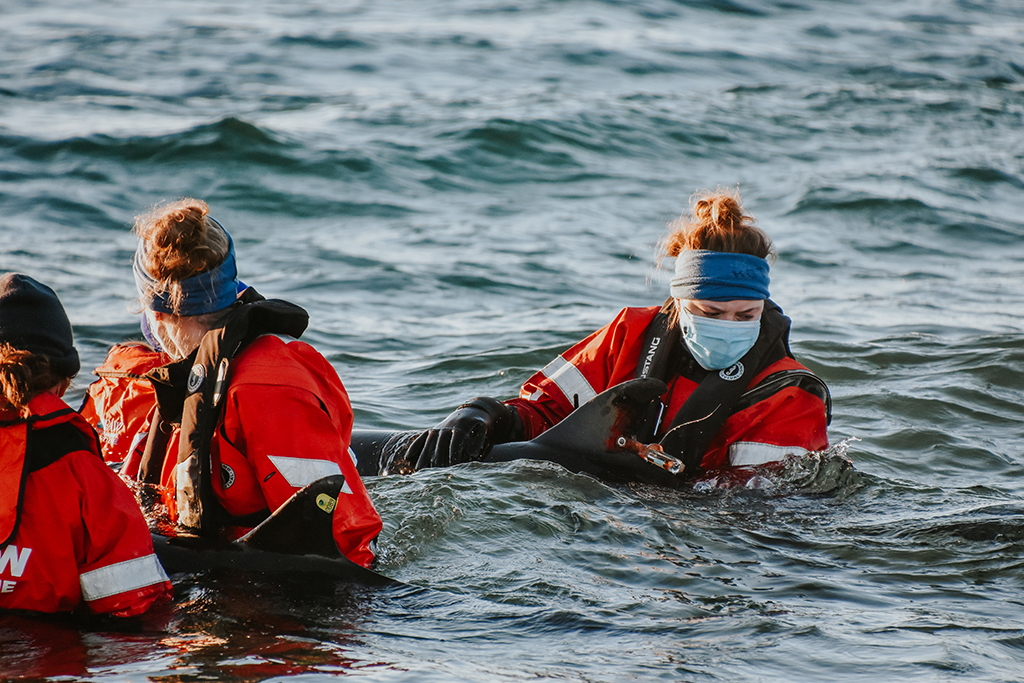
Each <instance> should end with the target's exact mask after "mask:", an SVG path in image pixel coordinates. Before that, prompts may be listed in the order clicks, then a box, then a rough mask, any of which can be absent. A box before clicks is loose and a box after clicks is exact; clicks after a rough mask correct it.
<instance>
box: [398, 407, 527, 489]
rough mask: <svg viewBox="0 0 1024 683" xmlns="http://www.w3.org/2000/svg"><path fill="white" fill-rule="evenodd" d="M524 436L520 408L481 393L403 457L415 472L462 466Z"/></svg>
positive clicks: (424, 434)
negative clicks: (493, 447)
mask: <svg viewBox="0 0 1024 683" xmlns="http://www.w3.org/2000/svg"><path fill="white" fill-rule="evenodd" d="M523 435H524V429H523V421H522V418H520V417H519V411H518V410H516V409H515V408H514V407H512V406H507V405H505V404H504V403H502V402H501V401H498V400H496V399H493V398H488V397H486V396H481V397H479V398H474V399H473V400H472V401H470V402H469V403H465V404H463V405H461V406H459V407H458V408H457V409H456V410H455V412H453V413H452V414H451V415H449V416H448V417H446V418H445V419H444V420H442V421H441V422H440V423H438V424H437V425H436V426H435V427H434V428H433V429H428V430H426V431H424V432H420V433H419V434H418V435H417V436H416V438H414V439H413V440H412V442H411V443H410V444H409V447H408V448H407V449H406V451H405V453H404V455H403V457H402V458H401V459H402V460H404V462H405V464H406V465H407V466H408V465H411V466H412V471H415V470H420V469H423V468H424V467H447V466H448V465H458V464H459V463H462V462H470V461H472V460H483V459H484V458H485V457H487V454H488V453H490V451H491V447H492V446H494V445H495V444H499V443H507V442H509V441H519V440H522V438H523ZM389 469H391V468H389Z"/></svg>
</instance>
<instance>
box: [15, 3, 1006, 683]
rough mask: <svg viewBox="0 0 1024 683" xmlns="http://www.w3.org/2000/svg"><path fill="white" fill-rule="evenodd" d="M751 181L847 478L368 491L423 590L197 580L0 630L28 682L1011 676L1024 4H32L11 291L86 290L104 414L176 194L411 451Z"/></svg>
mask: <svg viewBox="0 0 1024 683" xmlns="http://www.w3.org/2000/svg"><path fill="white" fill-rule="evenodd" d="M719 186H722V187H726V188H736V187H738V188H739V190H740V192H741V194H742V196H743V198H744V201H745V205H746V208H747V209H748V210H750V211H751V212H753V213H754V214H755V215H756V216H757V217H758V218H759V221H760V224H761V225H762V226H763V227H764V228H765V229H766V230H767V231H768V232H769V233H770V234H771V235H772V236H773V237H774V239H775V241H776V243H777V247H778V251H779V258H778V260H777V262H776V263H775V265H774V266H773V271H772V295H773V298H774V299H775V300H776V301H777V302H778V303H779V304H780V305H781V306H782V307H783V308H784V309H785V311H786V313H787V314H788V315H790V316H791V317H792V318H793V323H794V324H793V334H792V342H793V343H792V347H793V350H794V352H795V353H796V355H797V357H798V358H800V359H801V360H803V361H804V362H805V363H806V364H807V365H808V366H809V367H811V368H812V369H813V370H815V371H816V372H817V373H819V374H820V376H821V377H822V378H823V379H824V380H825V381H826V382H827V383H828V384H829V386H830V387H831V390H832V395H833V398H834V402H835V403H834V419H833V421H832V424H831V427H830V439H831V442H832V443H833V444H835V445H834V446H833V447H832V449H830V451H829V452H826V453H823V454H821V455H820V456H818V457H815V458H812V459H809V460H807V461H804V462H801V463H793V464H791V465H790V467H789V469H788V470H787V471H786V472H785V473H784V474H782V475H773V476H771V477H767V476H766V477H764V478H762V479H760V480H758V481H759V484H760V485H759V486H758V487H754V488H743V489H734V488H732V489H730V488H724V487H716V486H713V485H709V486H702V487H698V488H695V489H692V490H685V491H668V490H663V489H658V488H655V487H639V486H634V487H621V486H618V487H617V486H609V485H606V484H603V483H601V482H598V481H596V480H594V479H591V478H589V477H585V476H579V475H574V474H570V473H568V472H566V471H565V470H563V469H560V468H559V467H558V466H555V465H551V464H546V463H538V462H530V461H522V462H516V463H509V464H503V465H483V464H470V465H466V466H459V467H455V468H450V469H444V470H435V471H424V472H420V473H418V474H416V475H413V476H410V477H393V478H370V479H368V480H367V484H368V486H369V489H370V492H371V494H372V495H373V497H374V499H375V501H376V504H377V506H378V509H379V510H380V512H381V514H382V516H383V518H384V521H385V527H384V533H383V534H382V536H381V542H380V551H381V552H380V555H381V557H380V564H379V566H378V570H379V571H380V572H381V573H383V574H386V575H388V576H390V577H393V578H396V579H398V580H400V581H402V582H404V583H405V584H406V585H407V586H406V587H391V588H380V587H369V586H361V585H357V584H345V583H332V582H317V581H312V582H311V581H310V580H309V579H308V577H294V578H284V579H273V580H271V579H268V578H265V577H260V576H254V575H245V574H236V575H225V574H203V573H196V574H178V575H175V576H174V577H173V578H174V583H175V588H176V597H175V601H174V603H173V605H170V606H168V607H167V608H166V609H164V610H162V611H160V612H159V613H157V614H154V615H151V616H150V617H148V618H147V619H146V620H144V622H143V623H142V624H141V625H138V626H137V627H135V628H133V629H127V630H116V629H108V628H82V627H79V626H76V625H75V624H69V623H67V622H65V621H62V620H34V619H24V618H21V617H12V616H5V617H0V678H3V679H5V680H28V679H47V678H50V679H53V680H88V681H97V682H109V681H147V680H152V681H202V680H221V681H257V680H275V681H281V680H293V679H294V680H302V681H324V680H328V679H333V678H336V677H342V676H345V677H353V678H361V679H369V680H381V681H417V682H419V681H495V682H497V681H501V682H505V681H522V680H560V681H595V682H596V681H608V682H613V681H614V682H619V681H630V680H664V681H903V680H927V681H950V680H970V681H1016V680H1020V679H1021V678H1022V677H1024V557H1022V556H1024V476H1022V475H1024V407H1022V403H1024V344H1022V338H1024V337H1022V334H1024V330H1022V327H1024V295H1022V275H1021V272H1022V270H1024V218H1022V212H1021V207H1022V206H1024V9H1022V6H1021V4H1020V3H1019V2H1018V0H862V1H855V2H842V1H839V0H677V1H672V0H637V1H635V2H628V1H612V0H607V1H604V2H598V1H592V0H563V1H560V2H540V1H537V0H534V1H531V2H515V1H498V0H451V1H450V2H444V3H412V2H397V1H395V0H377V1H375V2H339V3H321V2H311V1H309V0H297V1H295V2H289V3H280V2H267V1H266V0H250V2H246V3H229V2H223V1H206V2H190V1H187V0H162V1H161V2H153V1H151V0H133V1H131V2H128V1H126V0H121V1H110V2H99V1H98V0H74V1H73V2H72V1H71V0H48V1H47V2H33V1H27V0H7V1H6V2H5V3H4V4H3V6H2V7H0V270H17V271H21V272H25V273H28V274H30V275H33V276H34V277H36V278H37V279H40V280H42V281H44V282H46V283H48V284H50V285H51V286H52V287H54V288H55V289H56V290H57V291H58V293H59V294H60V296H61V297H62V300H63V302H64V304H65V306H66V307H67V309H68V311H69V313H70V316H71V318H72V321H73V323H74V325H75V328H76V335H77V342H78V345H79V349H80V351H81V354H82V356H83V361H84V362H83V365H84V368H85V371H83V373H82V375H81V376H80V377H79V379H78V381H77V383H76V386H75V388H74V389H73V392H72V394H73V395H72V402H74V401H76V400H77V399H78V398H80V397H81V395H82V392H83V391H84V387H85V386H86V385H87V383H88V381H89V374H88V370H89V369H91V368H92V367H95V366H96V365H97V364H99V363H100V362H101V360H102V359H103V357H104V355H105V353H106V350H107V349H108V348H109V347H110V346H111V345H112V344H114V343H116V342H118V341H121V340H123V339H127V338H133V337H134V338H137V337H138V319H137V317H136V316H134V315H132V314H131V313H130V312H129V310H128V306H129V304H130V303H131V301H132V299H133V297H134V289H133V283H132V278H131V270H130V257H131V254H132V252H133V250H134V247H135V242H134V240H133V238H132V236H131V234H130V232H129V228H130V226H131V223H132V220H133V216H135V215H137V214H139V213H141V212H143V211H144V210H145V209H146V208H148V207H149V206H151V205H153V204H154V203H156V202H158V201H160V200H164V199H168V198H174V197H180V196H198V197H201V198H204V199H206V200H207V201H208V202H209V203H210V205H211V208H212V212H213V215H214V216H216V217H217V218H218V219H219V220H220V222H222V223H223V224H224V225H225V226H226V227H227V228H228V229H229V230H230V231H231V232H232V234H233V236H234V239H235V243H236V246H237V250H238V259H239V269H240V274H241V277H242V279H243V280H244V281H245V282H247V283H248V284H250V285H253V286H255V287H256V288H257V289H258V290H259V291H260V292H261V293H263V294H264V295H266V296H271V297H279V298H284V299H288V300H290V301H293V302H295V303H297V304H299V305H302V306H303V307H305V308H306V309H308V310H309V311H310V313H311V319H312V320H311V326H310V329H309V331H308V332H307V333H306V336H305V338H306V339H307V340H308V341H310V342H311V343H313V344H314V345H315V346H316V347H317V348H318V349H319V350H320V351H321V352H323V353H324V354H325V355H326V356H327V357H328V358H329V359H330V361H331V362H332V363H333V365H334V366H335V367H336V368H337V370H338V372H339V374H340V375H341V377H342V379H343V381H344V382H345V385H346V387H347V388H348V390H349V393H350V396H351V398H352V401H353V404H354V406H355V408H356V427H357V428H388V429H391V428H394V429H412V428H419V427H426V426H428V425H431V424H433V423H435V422H436V421H438V420H439V419H440V418H441V417H442V416H444V415H446V414H447V413H448V412H449V411H450V410H451V409H452V408H453V407H455V406H456V405H458V404H459V403H461V402H462V401H464V400H466V399H468V398H471V397H473V396H477V395H491V396H496V397H500V398H505V397H510V396H512V395H514V394H516V393H517V390H518V386H519V384H520V383H521V382H522V381H523V380H525V379H526V377H528V376H529V375H530V374H531V373H532V372H533V371H534V370H535V369H536V368H538V367H540V366H542V365H544V364H545V363H546V362H547V361H549V360H550V359H551V358H552V357H553V356H554V355H555V354H557V353H559V352H560V351H562V350H564V349H565V348H567V347H568V346H569V345H570V344H571V343H573V342H574V341H576V340H578V339H580V338H582V337H583V336H585V335H586V334H588V333H589V332H591V331H593V330H594V329H596V328H597V327H599V326H601V325H603V324H604V323H606V322H607V321H609V320H610V319H611V318H612V317H613V316H614V315H615V314H616V313H617V311H618V310H619V309H620V308H621V307H623V306H627V305H651V304H655V303H660V302H661V301H662V300H663V299H664V298H665V296H666V291H667V277H666V274H665V271H664V269H661V270H659V269H658V268H657V265H656V256H657V243H658V240H659V239H660V238H661V237H662V236H663V235H664V233H665V228H666V224H667V223H668V222H669V221H671V220H672V219H674V218H675V217H677V216H678V215H679V214H680V213H681V212H682V211H684V210H685V209H686V207H687V204H688V199H689V197H690V196H691V195H692V193H693V192H694V191H696V190H698V189H701V188H712V189H713V188H716V187H719ZM846 458H848V459H849V460H851V461H852V462H853V468H852V469H851V468H849V467H844V466H843V463H844V462H845V459H846Z"/></svg>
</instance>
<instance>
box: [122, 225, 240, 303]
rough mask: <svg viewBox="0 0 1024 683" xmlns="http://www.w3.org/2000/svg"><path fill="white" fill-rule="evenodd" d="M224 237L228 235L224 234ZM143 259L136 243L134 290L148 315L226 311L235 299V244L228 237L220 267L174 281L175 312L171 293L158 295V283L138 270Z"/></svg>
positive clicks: (143, 247)
mask: <svg viewBox="0 0 1024 683" xmlns="http://www.w3.org/2000/svg"><path fill="white" fill-rule="evenodd" d="M210 220H213V219H212V218H211V219H210ZM213 222H214V223H217V221H213ZM217 225H220V223H217ZM221 229H223V228H221ZM224 234H225V235H228V233H227V231H226V230H225V231H224ZM145 255H146V245H145V243H144V242H141V241H140V242H139V248H138V249H137V250H136V252H135V260H134V263H133V265H132V270H133V271H134V272H135V287H136V289H138V290H139V297H140V298H141V299H142V301H143V303H145V305H146V308H148V309H149V310H151V311H156V312H158V313H169V314H171V315H202V314H203V313H213V312H214V311H219V310H221V309H224V308H227V307H228V306H230V305H231V304H233V303H234V302H235V299H236V298H237V297H238V288H239V287H238V285H239V283H238V268H237V267H236V266H235V243H234V242H233V241H232V239H231V235H228V255H227V256H225V257H224V262H223V263H221V264H220V265H219V266H217V267H216V268H212V269H210V270H208V271H206V272H203V273H199V274H198V275H193V276H192V277H190V278H185V279H184V280H180V281H178V283H177V285H178V287H180V288H181V299H180V302H181V305H180V306H179V307H178V308H177V309H176V308H174V306H172V305H171V293H170V292H168V291H160V289H161V285H160V283H159V282H157V281H156V280H154V279H153V278H152V276H150V274H149V273H147V272H146V269H145V268H144V267H143V266H142V260H143V258H144V257H145Z"/></svg>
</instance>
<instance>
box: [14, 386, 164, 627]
mask: <svg viewBox="0 0 1024 683" xmlns="http://www.w3.org/2000/svg"><path fill="white" fill-rule="evenodd" d="M28 407H29V410H30V411H31V415H30V416H29V417H28V418H23V417H21V416H20V415H18V414H17V413H15V412H13V411H0V609H22V610H33V611H37V612H70V611H72V610H74V609H76V608H77V607H78V606H79V605H81V604H82V603H83V602H84V603H85V605H87V607H88V609H89V610H90V611H92V612H93V613H97V614H113V615H115V616H121V617H127V616H134V615H137V614H141V613H142V612H145V611H146V610H147V609H148V608H149V607H150V605H152V604H153V603H154V602H156V601H157V600H159V599H162V598H164V597H169V596H170V595H171V590H172V589H171V583H170V581H168V580H167V575H166V574H165V573H164V570H163V567H161V566H160V561H159V560H158V559H157V557H156V555H155V554H153V540H152V538H151V537H150V534H149V528H148V526H147V525H146V520H145V519H144V518H143V516H142V513H141V511H140V510H139V505H138V503H137V502H136V501H135V496H134V495H132V493H131V491H129V490H128V487H127V486H125V484H124V482H123V481H121V480H120V479H118V477H117V475H116V474H114V472H113V471H112V470H111V469H110V468H109V467H108V466H107V465H106V464H104V462H103V459H102V457H101V456H100V449H99V444H98V443H97V441H96V434H95V433H94V432H93V430H92V428H91V427H89V425H88V424H87V423H86V422H85V420H83V419H82V418H81V416H80V415H79V414H78V413H76V412H75V411H74V410H72V409H71V408H69V407H68V406H67V404H66V403H64V401H62V400H60V399H59V398H57V397H56V396H55V395H53V394H49V393H45V394H40V395H39V396H36V397H35V398H34V399H32V400H31V401H30V402H29V404H28Z"/></svg>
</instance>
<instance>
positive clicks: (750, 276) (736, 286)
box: [671, 249, 769, 301]
mask: <svg viewBox="0 0 1024 683" xmlns="http://www.w3.org/2000/svg"><path fill="white" fill-rule="evenodd" d="M768 283H769V278H768V262H767V261H766V260H764V259H763V258H760V257H758V256H751V255H750V254H733V253H727V252H722V251H707V250H704V249H689V250H686V251H683V252H680V254H679V256H677V257H676V274H675V277H673V278H672V290H671V291H672V296H673V297H674V298H676V299H702V300H704V301H734V300H736V299H750V300H757V299H767V298H768Z"/></svg>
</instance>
